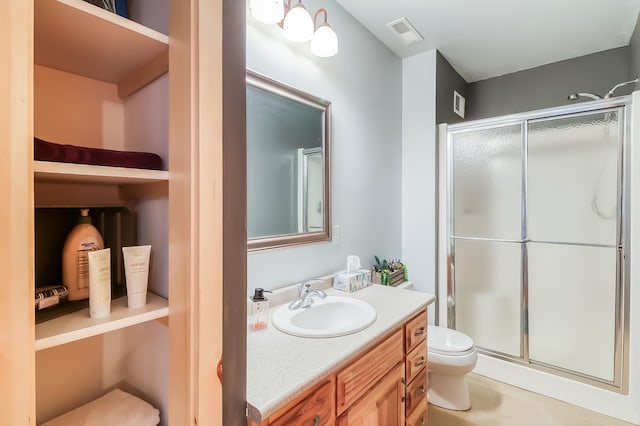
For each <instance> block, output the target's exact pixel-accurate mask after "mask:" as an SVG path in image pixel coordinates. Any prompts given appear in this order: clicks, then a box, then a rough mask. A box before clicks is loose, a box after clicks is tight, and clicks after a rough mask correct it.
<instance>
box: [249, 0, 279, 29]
mask: <svg viewBox="0 0 640 426" xmlns="http://www.w3.org/2000/svg"><path fill="white" fill-rule="evenodd" d="M249 9H250V10H251V16H253V17H254V18H255V19H256V20H257V21H260V22H262V23H265V24H278V23H280V22H281V21H282V18H284V4H283V0H251V2H250V3H249Z"/></svg>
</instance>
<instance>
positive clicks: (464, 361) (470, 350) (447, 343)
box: [427, 325, 478, 410]
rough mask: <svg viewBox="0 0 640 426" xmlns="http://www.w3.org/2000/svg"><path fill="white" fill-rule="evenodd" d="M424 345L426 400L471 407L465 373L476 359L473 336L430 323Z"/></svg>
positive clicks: (464, 407) (443, 404)
mask: <svg viewBox="0 0 640 426" xmlns="http://www.w3.org/2000/svg"><path fill="white" fill-rule="evenodd" d="M427 347H428V352H429V354H428V356H429V358H428V360H429V364H428V366H429V367H428V369H429V403H431V404H433V405H436V406H438V407H442V408H447V409H449V410H468V409H469V408H471V399H470V398H469V389H468V387H467V381H466V378H465V375H466V374H467V373H468V372H470V371H471V370H473V367H475V365H476V362H477V361H478V354H477V353H476V349H475V347H474V346H473V340H471V338H470V337H469V336H467V335H465V334H463V333H461V332H459V331H456V330H452V329H450V328H445V327H436V326H433V325H430V326H428V330H427Z"/></svg>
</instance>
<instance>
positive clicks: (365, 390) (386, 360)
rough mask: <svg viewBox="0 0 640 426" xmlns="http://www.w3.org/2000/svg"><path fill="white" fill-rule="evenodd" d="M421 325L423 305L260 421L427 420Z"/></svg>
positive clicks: (347, 424)
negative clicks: (419, 310)
mask: <svg viewBox="0 0 640 426" xmlns="http://www.w3.org/2000/svg"><path fill="white" fill-rule="evenodd" d="M426 324H427V312H426V309H425V310H423V311H421V312H420V313H418V314H417V315H415V316H414V317H412V318H411V319H409V320H408V321H406V322H405V323H404V324H403V325H402V326H401V327H400V328H398V329H396V330H395V331H393V332H391V333H390V334H387V335H386V336H384V337H382V338H381V339H379V340H378V341H376V342H375V343H374V344H373V345H371V347H370V349H369V351H367V352H365V353H363V354H359V355H356V356H355V357H354V358H353V360H352V362H351V363H348V364H347V366H346V367H343V368H342V369H340V370H338V371H337V372H336V373H333V374H331V375H329V376H328V377H326V378H325V379H323V380H322V381H320V382H319V384H318V385H316V386H315V387H314V388H313V389H312V390H310V391H308V392H306V393H305V394H303V395H302V396H300V397H298V398H296V399H295V400H293V401H292V402H291V403H289V404H288V405H286V406H285V407H284V408H282V409H280V410H278V411H277V412H276V413H275V414H273V415H271V416H270V417H269V418H268V419H266V420H264V421H263V422H261V423H260V424H259V426H284V425H287V426H289V425H292V426H298V425H299V426H303V425H304V426H312V425H313V426H319V425H338V426H355V425H371V426H375V425H378V426H401V425H410V426H424V425H426V424H427V341H426V337H427V327H426ZM336 417H337V418H336ZM248 425H249V426H258V424H257V423H255V422H253V421H251V420H249V421H248Z"/></svg>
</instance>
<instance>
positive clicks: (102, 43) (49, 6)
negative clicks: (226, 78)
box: [34, 0, 169, 94]
mask: <svg viewBox="0 0 640 426" xmlns="http://www.w3.org/2000/svg"><path fill="white" fill-rule="evenodd" d="M34 6H35V11H34V12H35V13H34V26H35V28H34V33H35V35H34V59H35V63H36V64H38V65H43V66H46V67H50V68H55V69H58V70H61V71H66V72H70V73H73V74H78V75H82V76H85V77H89V78H93V79H97V80H101V81H105V82H108V83H114V84H118V85H119V84H120V83H123V84H124V85H125V86H127V88H126V90H125V94H130V93H131V92H132V89H137V88H140V87H143V86H144V85H146V84H148V83H149V82H151V81H153V80H154V79H155V78H157V77H159V76H160V75H162V74H163V73H165V72H167V71H168V69H169V62H168V50H169V37H168V36H167V35H165V34H162V33H160V32H158V31H155V30H152V29H151V28H148V27H145V26H143V25H140V24H138V23H137V22H134V21H131V20H129V19H126V18H123V17H121V16H119V15H116V14H115V13H111V12H108V11H106V10H104V9H101V8H99V7H97V6H94V5H92V4H90V3H87V2H85V1H83V0H37V1H36V2H35V4H34ZM149 68H152V70H150V69H149ZM141 79H142V81H141ZM132 81H135V82H136V83H135V84H136V87H135V88H132V87H130V86H131V84H132Z"/></svg>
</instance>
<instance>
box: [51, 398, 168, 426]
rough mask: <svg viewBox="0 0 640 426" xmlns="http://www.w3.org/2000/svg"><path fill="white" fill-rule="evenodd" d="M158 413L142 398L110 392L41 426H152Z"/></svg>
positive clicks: (158, 417) (157, 421)
mask: <svg viewBox="0 0 640 426" xmlns="http://www.w3.org/2000/svg"><path fill="white" fill-rule="evenodd" d="M158 423H160V411H158V410H157V409H156V408H153V406H152V405H151V404H149V403H148V402H146V401H143V400H142V399H140V398H138V397H136V396H133V395H131V394H130V393H127V392H124V391H122V390H120V389H114V390H112V391H111V392H109V393H107V394H106V395H103V396H101V397H100V398H98V399H96V400H94V401H91V402H89V403H88V404H85V405H83V406H81V407H78V408H76V409H74V410H71V411H69V412H67V413H65V414H63V415H61V416H59V417H56V418H55V419H51V420H49V421H48V422H46V423H43V424H42V426H113V425H118V426H156V425H157V424H158Z"/></svg>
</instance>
